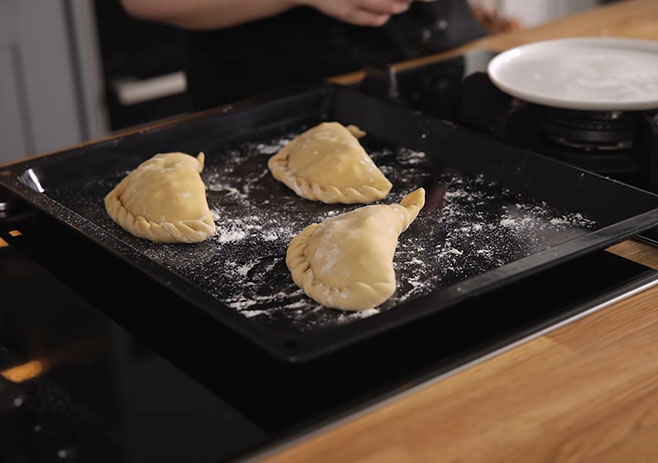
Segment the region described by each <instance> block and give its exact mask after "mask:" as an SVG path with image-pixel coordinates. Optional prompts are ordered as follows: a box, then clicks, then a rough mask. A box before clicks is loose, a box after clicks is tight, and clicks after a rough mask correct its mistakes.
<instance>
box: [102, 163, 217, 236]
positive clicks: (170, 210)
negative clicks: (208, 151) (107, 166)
mask: <svg viewBox="0 0 658 463" xmlns="http://www.w3.org/2000/svg"><path fill="white" fill-rule="evenodd" d="M203 161H204V155H203V153H199V155H198V156H197V157H196V158H195V157H194V156H190V155H189V154H185V153H164V154H156V155H155V156H153V157H152V158H151V159H148V160H147V161H144V162H143V163H141V164H140V165H139V166H138V167H137V169H135V170H133V171H132V172H130V173H129V174H128V175H127V176H126V177H125V178H124V179H123V180H121V182H119V184H118V185H117V186H116V187H115V188H114V189H113V190H112V191H110V192H109V193H108V195H107V196H106V197H105V208H106V210H107V213H108V214H109V215H110V217H112V220H114V221H115V222H116V223H118V224H119V225H120V226H121V227H122V228H123V229H124V230H126V231H128V232H130V233H132V234H133V235H135V236H139V237H140V238H146V239H148V240H151V241H157V242H162V243H198V242H200V241H204V240H206V239H208V238H209V237H210V236H212V235H213V234H214V233H215V222H214V221H213V218H212V216H211V215H210V210H209V208H208V201H207V200H206V187H205V185H204V184H203V180H202V179H201V175H200V174H201V171H202V170H203Z"/></svg>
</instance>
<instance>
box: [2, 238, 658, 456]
mask: <svg viewBox="0 0 658 463" xmlns="http://www.w3.org/2000/svg"><path fill="white" fill-rule="evenodd" d="M27 239H28V238H26V237H25V236H22V237H19V238H17V239H14V244H17V245H18V244H19V243H20V241H21V240H27ZM51 257H53V259H50V260H49V259H48V258H44V259H42V264H43V265H44V266H43V267H42V266H40V265H38V264H36V263H35V262H34V260H33V259H34V256H32V258H33V259H28V258H26V256H25V255H24V254H23V252H22V251H20V250H19V249H18V248H17V247H16V246H10V247H3V248H0V294H2V305H1V308H0V461H7V462H50V461H93V462H104V461H107V462H123V461H127V462H132V461H135V462H137V461H139V462H142V461H158V462H169V461H171V462H179V461H195V462H198V461H230V460H234V459H238V460H241V459H249V458H250V457H253V456H254V455H259V454H261V452H265V451H267V450H268V449H271V448H272V447H276V446H277V445H280V444H282V443H285V442H287V441H288V440H290V439H293V438H295V437H298V436H300V435H303V434H304V433H307V432H309V431H311V430H314V429H317V428H318V427H321V426H323V425H326V424H328V423H331V422H332V421H334V420H336V419H338V418H341V417H344V416H345V415H348V414H351V413H354V412H356V411H359V410H361V409H363V408H365V407H368V406H370V405H373V404H376V403H377V402H378V401H380V400H382V399H384V398H387V397H390V396H392V395H395V394H398V393H401V392H404V391H405V390H407V389H409V388H411V387H414V386H416V385H418V384H421V383H423V382H425V381H428V380H430V379H432V378H436V377H437V376H439V375H441V374H445V373H447V372H449V371H451V370H454V369H455V368H457V367H459V366H461V365H464V364H467V363H469V362H472V361H474V360H476V359H478V358H481V357H482V356H484V355H487V354H490V353H492V352H495V351H496V350H499V349H501V348H503V347H505V346H508V345H510V344H511V343H514V342H517V341H519V340H522V339H525V338H527V337H528V336H531V335H533V334H535V333H538V332H540V331H541V330H543V329H546V328H548V327H550V326H554V325H555V324H558V323H560V322H564V321H566V320H569V319H571V318H572V317H575V316H578V315H579V314H583V313H586V312H587V311H588V310H595V309H596V308H598V307H599V306H601V304H603V303H604V302H605V301H609V300H610V299H611V298H615V297H617V296H620V295H622V294H625V293H627V292H629V291H637V290H639V289H641V288H642V287H647V286H648V285H651V284H652V282H653V281H655V279H656V272H655V271H654V270H650V269H647V268H646V267H643V266H641V265H639V264H635V263H633V262H630V261H628V260H625V259H622V258H620V257H617V256H614V255H612V254H610V253H608V252H605V251H600V252H597V253H594V254H591V255H587V256H585V257H581V258H579V259H577V260H575V261H572V262H570V263H568V264H565V265H562V266H559V267H556V268H554V269H552V270H549V271H547V272H544V273H542V274H540V275H536V276H533V277H530V278H528V279H526V280H522V281H521V282H519V283H517V284H514V285H511V286H508V287H506V288H503V289H501V290H498V291H495V292H494V293H491V294H489V295H488V296H487V297H486V298H479V299H474V300H472V301H469V302H468V303H464V304H461V305H459V306H456V307H454V308H453V309H451V310H448V311H445V312H441V313H440V314H439V316H437V317H436V319H432V320H425V321H424V322H423V323H422V324H418V325H416V326H410V327H409V328H408V329H405V330H402V331H399V332H395V334H394V335H393V336H391V335H390V334H389V335H388V336H387V337H386V339H385V342H382V340H377V339H375V340H373V341H370V342H368V343H363V344H360V345H357V346H356V347H354V348H352V349H349V350H347V351H344V352H342V353H340V354H337V355H333V356H329V357H327V358H325V359H323V360H322V361H319V362H315V363H310V364H302V365H290V364H282V363H278V362H277V361H276V360H273V358H272V357H270V356H269V355H266V354H264V353H262V352H260V351H258V350H256V349H254V348H253V347H252V346H251V345H250V344H248V343H244V342H241V341H240V340H239V339H237V338H235V337H234V336H232V335H231V333H230V332H228V331H227V332H218V331H217V329H216V326H214V325H212V324H208V323H205V321H204V320H203V319H201V318H199V317H198V316H196V314H198V313H199V312H198V311H193V310H186V307H185V306H184V304H183V303H182V301H172V300H168V301H167V302H168V303H167V302H165V301H163V300H162V298H159V297H158V296H157V294H153V293H152V292H151V293H150V294H151V295H150V296H149V297H148V298H141V297H139V296H138V295H137V294H134V293H133V292H134V291H136V289H137V288H131V287H129V286H128V287H123V288H116V291H113V292H112V293H113V294H105V295H104V296H103V298H102V300H101V298H99V297H98V296H94V288H93V283H91V282H92V281H93V280H98V281H103V284H107V281H110V282H111V281H112V275H111V273H109V270H111V269H108V273H106V272H103V271H102V270H100V271H95V272H94V274H93V275H89V277H88V278H85V277H84V276H82V273H84V272H79V271H78V270H72V269H68V270H67V269H65V268H61V269H59V270H56V268H55V267H54V264H53V262H54V261H58V262H59V263H60V264H66V261H65V259H64V260H62V258H61V256H51ZM37 260H39V259H37ZM86 273H89V272H86ZM54 274H57V275H58V277H57V278H56V277H55V276H54ZM106 279H107V280H106ZM110 284H111V283H110ZM537 294H541V297H537ZM178 302H180V304H178ZM154 313H157V314H158V316H157V317H154V316H153V314H154ZM193 314H195V316H192V315H193ZM209 326H212V327H213V328H212V330H210V329H209V328H208V327H209ZM383 359H385V361H384V360H383Z"/></svg>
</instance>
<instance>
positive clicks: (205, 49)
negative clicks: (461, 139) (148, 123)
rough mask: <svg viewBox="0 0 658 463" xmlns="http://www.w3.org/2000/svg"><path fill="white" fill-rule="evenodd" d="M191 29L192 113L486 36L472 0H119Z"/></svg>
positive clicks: (142, 15) (139, 13) (139, 12)
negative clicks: (470, 0)
mask: <svg viewBox="0 0 658 463" xmlns="http://www.w3.org/2000/svg"><path fill="white" fill-rule="evenodd" d="M121 3H122V5H123V7H124V9H125V10H126V11H127V12H128V13H129V14H130V15H132V16H133V17H136V18H139V19H146V20H151V21H157V22H161V23H164V24H168V25H172V26H176V27H180V28H183V29H186V30H187V31H188V34H187V35H188V64H187V69H186V74H187V85H188V92H189V93H190V96H191V98H192V102H193V106H194V108H193V109H195V110H200V109H205V108H210V107H214V106H218V105H221V104H227V103H231V102H234V101H238V100H240V99H244V98H247V97H251V96H256V95H261V94H264V93H267V92H270V91H273V90H278V89H281V88H289V87H292V86H296V85H303V84H310V83H316V82H320V81H322V80H324V79H326V78H329V77H332V76H335V75H338V74H342V73H347V72H351V71H356V70H360V69H363V68H364V67H369V66H370V67H381V66H385V65H386V64H389V63H393V62H397V61H402V60H406V59H411V58H414V57H418V56H422V55H426V54H431V53H436V52H439V51H442V50H445V49H447V48H452V47H454V46H457V45H459V44H461V43H464V42H467V41H470V40H472V39H474V38H476V37H479V36H482V35H484V34H485V33H486V30H485V29H484V27H483V26H482V25H481V24H480V23H479V22H478V20H477V19H476V18H475V16H474V15H473V12H472V11H471V9H470V7H469V5H468V3H467V1H466V0H416V1H415V0H121Z"/></svg>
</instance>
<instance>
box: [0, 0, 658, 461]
mask: <svg viewBox="0 0 658 463" xmlns="http://www.w3.org/2000/svg"><path fill="white" fill-rule="evenodd" d="M599 35H606V36H613V37H635V38H643V39H651V40H658V2H656V1H655V0H632V1H622V2H618V3H614V4H612V5H610V6H605V7H600V8H595V9H592V10H588V11H586V12H584V13H580V14H576V15H573V16H569V17H566V18H563V19H560V20H558V21H556V22H553V23H550V24H545V25H541V26H539V27H536V28H532V29H524V30H519V31H513V32H509V33H505V34H500V35H494V36H489V37H485V38H483V39H480V40H477V41H475V42H472V43H469V44H467V45H466V46H463V47H459V48H458V49H455V50H451V51H449V52H447V53H443V54H441V55H436V56H430V57H423V58H420V59H418V60H415V61H413V62H406V63H399V64H398V65H397V66H399V68H405V67H411V66H416V65H419V64H423V63H425V62H431V61H434V60H440V59H443V58H445V57H448V56H452V55H456V54H460V53H463V52H465V51H467V50H473V49H487V50H494V51H502V50H505V49H508V48H510V47H513V46H516V45H520V44H523V43H528V42H532V41H537V40H543V39H551V38H560V37H573V36H599ZM362 78H363V75H362V74H361V73H353V74H349V75H345V76H340V77H337V78H336V79H334V80H335V82H337V83H354V82H358V81H359V80H360V79H362ZM3 247H7V243H5V242H4V241H2V239H0V248H3ZM7 249H9V248H7ZM7 249H5V250H7ZM0 251H1V249H0ZM608 252H611V253H613V254H616V255H619V256H622V257H624V258H626V259H629V260H632V261H635V262H638V263H640V264H643V265H646V266H648V267H651V268H654V269H658V247H654V246H651V245H648V244H644V243H642V242H639V241H635V240H628V241H625V242H623V243H620V244H617V245H615V246H613V247H612V248H609V249H608ZM0 265H2V263H1V262H0ZM0 270H1V268H0ZM20 270H21V269H17V270H16V273H19V272H20ZM552 290H553V291H560V288H552ZM34 293H35V294H32V295H30V297H33V298H36V299H38V298H39V297H40V295H39V294H38V293H39V291H35V292H34ZM44 294H47V292H46V293H44ZM1 302H2V296H1V295H0V303H1ZM492 310H495V308H492ZM0 321H1V320H0ZM94 323H96V322H94ZM103 323H105V322H103ZM112 330H115V328H112ZM112 333H114V331H112ZM113 336H114V337H116V336H118V335H117V334H116V333H115V334H113ZM96 341H98V340H96ZM656 359H658V286H653V287H652V288H650V289H647V290H645V291H642V292H640V293H639V294H636V295H634V296H631V297H630V298H627V299H624V300H622V301H620V302H617V303H615V304H612V305H610V306H608V307H606V308H604V309H602V310H600V311H598V312H596V313H594V314H592V315H589V316H587V317H584V318H582V319H580V320H577V321H574V322H572V323H569V324H567V325H566V326H562V327H560V328H558V329H555V330H553V331H551V332H549V333H547V334H544V335H542V336H540V337H536V338H534V339H532V340H530V341H528V342H524V343H523V344H521V345H518V346H516V347H514V348H511V349H509V350H506V351H505V352H502V353H500V354H498V355H495V356H493V357H491V358H488V359H487V360H485V361H482V362H479V363H476V364H474V365H473V366H470V367H468V368H465V369H462V370H461V371H459V372H458V373H455V374H453V375H450V376H447V377H445V378H442V379H441V380H440V381H430V382H428V383H427V384H424V385H421V386H420V387H416V388H414V389H413V390H411V391H407V392H406V393H405V394H404V395H401V396H398V397H396V398H393V399H391V400H388V401H386V402H385V403H379V404H375V405H374V406H373V407H371V408H370V409H367V410H365V411H363V412H362V413H360V414H359V415H358V416H348V417H346V418H345V419H343V420H342V421H340V422H335V423H333V424H332V425H330V426H328V427H325V428H321V429H319V430H315V431H314V433H313V434H310V435H302V436H301V437H300V438H299V439H297V440H294V441H293V442H287V443H286V444H285V445H283V446H278V447H274V448H269V449H267V450H266V451H265V452H264V453H257V454H256V456H255V457H254V459H255V461H268V462H311V461H312V462H339V461H340V462H356V463H374V462H378V463H380V462H381V463H386V462H403V461H413V462H424V461H427V462H430V461H431V462H435V461H440V462H458V461H459V462H462V461H463V462H471V461H486V462H492V461H496V462H497V461H501V462H502V461H504V462H510V461H519V462H529V461H532V462H536V461H546V462H548V461H550V462H560V461H592V462H594V461H596V462H597V463H598V462H607V461H610V462H618V461H632V462H635V461H658V445H657V444H656V439H655V436H656V434H657V433H658V408H657V404H658V361H657V360H656ZM161 363H162V364H163V365H160V366H158V368H159V369H158V370H157V371H160V372H165V371H166V372H169V371H170V370H172V367H171V366H169V365H168V364H166V362H165V361H164V360H163V361H162V362H161ZM165 364H166V365H165ZM84 368H88V367H84ZM153 368H156V367H153ZM154 371H155V370H154ZM19 373H21V372H19ZM23 373H25V372H23ZM27 373H29V372H27ZM134 374H135V375H136V376H135V378H136V379H135V380H134V381H133V382H135V381H142V380H143V381H144V382H145V383H146V382H148V381H154V378H155V380H156V381H157V378H156V377H155V376H153V375H151V376H149V372H148V371H145V372H144V374H143V375H142V376H143V377H142V376H140V374H139V372H138V371H137V369H136V370H135V372H134ZM163 375H164V373H163ZM172 375H174V374H173V373H172ZM147 376H148V377H147ZM156 376H157V375H156ZM163 377H164V376H163ZM171 377H176V378H182V379H181V381H187V380H186V379H185V378H183V376H181V375H178V373H176V375H174V376H171ZM98 379H99V381H100V382H102V378H98ZM148 386H149V387H154V388H155V389H149V390H159V389H158V388H157V386H156V385H151V384H150V383H149V385H148ZM185 390H188V391H189V394H188V396H187V399H188V400H187V402H182V403H181V404H171V403H167V406H166V407H165V406H164V404H165V402H168V399H166V398H165V397H164V394H160V395H162V397H160V396H159V394H151V393H145V394H144V396H143V397H135V400H134V403H131V404H129V406H128V407H126V410H128V411H125V410H124V411H122V413H129V414H130V413H132V414H133V415H135V416H137V415H138V414H139V413H141V412H142V411H143V410H140V409H139V407H140V406H142V405H141V404H144V403H146V405H144V406H151V407H153V409H152V410H151V411H153V413H154V414H153V415H152V418H153V417H155V419H152V420H151V421H149V422H148V423H145V427H144V428H143V429H137V428H135V429H134V430H133V431H134V432H135V434H136V435H142V434H143V435H144V436H146V435H147V434H149V433H147V432H146V431H145V430H147V428H146V425H148V426H151V427H153V428H151V431H153V432H151V433H150V434H149V435H148V436H147V437H145V439H149V438H151V436H155V437H153V439H155V440H154V442H156V441H157V440H160V441H162V436H163V435H164V436H169V437H165V440H167V439H170V441H169V442H168V443H169V444H171V445H170V447H171V446H173V445H174V444H175V440H176V435H177V434H178V431H177V430H176V429H173V428H172V429H168V430H166V431H165V430H164V424H163V423H164V421H163V422H162V423H160V424H161V425H162V427H161V428H158V419H157V416H158V413H161V416H162V419H163V420H164V417H165V414H166V413H172V414H173V415H174V416H180V417H181V418H182V420H181V422H180V426H181V430H180V431H181V433H183V429H182V427H184V426H186V425H185V424H184V423H185V421H184V415H185V413H186V410H184V409H185V407H191V408H195V407H196V408H195V409H200V408H203V409H204V412H206V411H207V413H206V415H207V421H206V424H208V423H209V425H208V426H206V425H204V423H200V424H199V426H198V431H197V430H196V429H195V430H193V432H195V433H198V435H199V446H200V447H201V446H202V444H201V442H202V440H203V438H204V435H203V434H204V432H206V433H207V431H208V430H209V429H211V426H229V427H231V428H232V431H233V432H234V434H235V435H236V436H238V435H239V434H240V432H241V430H243V429H246V430H247V431H248V432H249V433H251V434H252V435H255V436H257V438H259V439H260V438H262V439H263V440H265V434H264V433H263V432H262V431H261V430H260V429H251V428H250V426H251V424H250V423H249V422H248V421H246V420H245V421H233V422H229V421H228V418H227V417H226V415H225V414H223V413H224V412H223V411H221V412H220V411H219V410H220V408H219V407H220V405H217V407H218V408H217V410H216V411H214V410H210V409H207V407H206V406H205V405H203V404H204V403H214V402H213V401H214V400H216V398H215V397H211V396H212V394H210V393H208V392H207V391H206V390H205V389H204V388H201V387H198V386H197V385H195V384H192V382H190V384H187V383H185ZM206 396H208V397H206ZM160 399H162V400H161V401H160V402H158V400H160ZM206 399H207V400H206ZM0 405H2V404H0ZM13 405H14V406H16V403H15V401H14V403H13ZM19 405H20V404H19ZM107 407H108V409H109V408H111V404H108V405H107ZM135 407H136V408H135ZM161 407H164V409H162V408H161ZM156 408H157V411H156ZM221 410H223V409H221ZM117 415H119V413H118V412H117ZM0 429H2V423H0ZM90 429H93V427H92V428H90ZM34 431H35V432H41V431H42V429H41V425H39V429H36V428H35V429H34ZM185 431H188V432H189V431H190V430H189V429H187V430H185ZM247 431H245V432H247ZM158 432H160V434H159V435H158ZM162 433H164V434H162ZM261 434H263V435H262V436H261ZM209 438H211V436H209ZM222 439H225V440H226V441H227V442H228V441H230V440H232V439H233V440H234V439H236V437H233V435H232V434H231V433H227V434H226V435H225V436H223V437H222ZM220 440H221V439H220ZM35 442H36V441H35ZM234 443H235V442H234ZM158 448H159V449H160V450H159V451H160V454H158V452H155V453H153V452H152V453H151V454H145V455H143V456H144V457H145V458H146V460H144V461H151V460H150V459H151V458H152V459H154V461H158V460H159V459H161V458H163V457H165V455H166V454H167V448H168V447H167V445H161V443H160V444H157V445H154V446H152V447H151V450H153V449H158ZM172 448H173V447H172ZM179 450H180V449H179ZM180 451H181V453H180V455H178V457H177V458H179V460H180V461H185V460H186V459H188V458H189V457H191V456H192V455H193V452H192V453H187V454H186V453H185V451H183V450H180ZM62 452H63V453H62ZM66 452H67V450H66V449H63V450H60V451H58V453H57V455H56V456H57V458H59V460H61V461H66V460H67V458H68V459H69V460H71V461H76V460H75V458H71V455H67V454H66ZM172 455H173V454H168V455H166V456H167V457H172ZM106 457H107V458H109V460H108V461H110V460H111V459H112V455H111V454H108V455H106ZM59 460H57V461H59ZM54 461H55V460H54ZM81 461H82V460H81ZM103 461H105V460H103ZM191 461H194V460H191Z"/></svg>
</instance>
